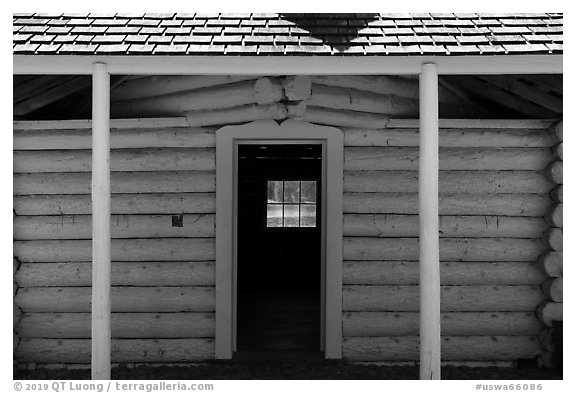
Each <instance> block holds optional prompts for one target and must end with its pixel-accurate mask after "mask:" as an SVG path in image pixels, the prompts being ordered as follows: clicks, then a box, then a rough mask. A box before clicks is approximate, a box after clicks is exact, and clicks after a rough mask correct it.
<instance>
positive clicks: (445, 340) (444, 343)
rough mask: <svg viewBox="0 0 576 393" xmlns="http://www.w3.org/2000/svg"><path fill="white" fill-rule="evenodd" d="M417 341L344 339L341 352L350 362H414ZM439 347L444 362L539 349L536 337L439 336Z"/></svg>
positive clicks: (524, 355) (530, 354) (517, 355)
mask: <svg viewBox="0 0 576 393" xmlns="http://www.w3.org/2000/svg"><path fill="white" fill-rule="evenodd" d="M418 343H419V338H418V336H411V337H352V338H345V339H344V340H343V342H342V352H343V353H342V355H343V357H344V358H345V359H347V360H350V361H417V360H418V359H419V358H420V351H419V345H418ZM440 347H441V356H442V360H444V361H446V360H459V361H472V360H473V361H488V360H489V361H497V360H517V359H528V358H530V359H532V358H535V357H536V356H538V355H539V354H540V353H541V352H542V349H541V348H540V343H539V342H538V339H537V338H536V336H489V337H486V336H480V337H478V336H469V337H458V336H456V337H442V340H441V344H440Z"/></svg>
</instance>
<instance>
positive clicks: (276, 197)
mask: <svg viewBox="0 0 576 393" xmlns="http://www.w3.org/2000/svg"><path fill="white" fill-rule="evenodd" d="M282 183H283V182H281V181H268V202H276V203H282Z"/></svg>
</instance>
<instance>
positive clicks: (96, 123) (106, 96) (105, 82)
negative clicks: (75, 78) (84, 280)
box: [92, 63, 111, 379]
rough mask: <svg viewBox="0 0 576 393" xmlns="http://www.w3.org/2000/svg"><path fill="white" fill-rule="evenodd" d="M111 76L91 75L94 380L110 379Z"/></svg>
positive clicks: (104, 70)
mask: <svg viewBox="0 0 576 393" xmlns="http://www.w3.org/2000/svg"><path fill="white" fill-rule="evenodd" d="M110 352H111V332H110V74H109V73H108V66H107V65H106V64H103V63H95V64H94V66H93V73H92V379H110V361H111V359H110Z"/></svg>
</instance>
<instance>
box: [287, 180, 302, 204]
mask: <svg viewBox="0 0 576 393" xmlns="http://www.w3.org/2000/svg"><path fill="white" fill-rule="evenodd" d="M299 202H300V182H299V181H285V182H284V203H299Z"/></svg>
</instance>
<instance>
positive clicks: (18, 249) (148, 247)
mask: <svg viewBox="0 0 576 393" xmlns="http://www.w3.org/2000/svg"><path fill="white" fill-rule="evenodd" d="M214 247H215V245H214V239H213V238H182V239H179V238H166V239H113V240H112V247H111V254H112V255H111V258H112V260H114V261H210V260H214V254H215V249H214ZM14 255H15V256H16V257H17V258H18V259H19V260H20V261H22V262H83V261H86V262H87V261H91V260H92V241H91V240H29V241H15V242H14Z"/></svg>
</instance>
